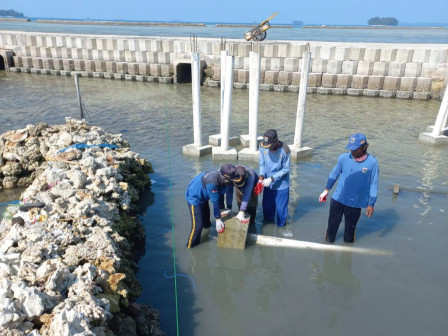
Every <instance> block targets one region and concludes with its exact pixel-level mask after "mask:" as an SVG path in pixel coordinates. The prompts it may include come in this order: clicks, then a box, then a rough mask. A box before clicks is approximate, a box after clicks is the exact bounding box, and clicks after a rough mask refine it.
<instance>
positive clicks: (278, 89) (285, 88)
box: [274, 84, 288, 92]
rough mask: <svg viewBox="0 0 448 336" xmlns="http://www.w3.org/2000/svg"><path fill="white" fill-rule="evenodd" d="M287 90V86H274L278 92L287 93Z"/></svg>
mask: <svg viewBox="0 0 448 336" xmlns="http://www.w3.org/2000/svg"><path fill="white" fill-rule="evenodd" d="M287 88H288V86H287V85H279V84H277V85H274V91H277V92H285V91H287Z"/></svg>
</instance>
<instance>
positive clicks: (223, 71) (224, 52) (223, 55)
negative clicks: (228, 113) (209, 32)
mask: <svg viewBox="0 0 448 336" xmlns="http://www.w3.org/2000/svg"><path fill="white" fill-rule="evenodd" d="M228 55H229V52H228V51H227V50H221V85H220V86H221V87H220V89H221V119H220V123H219V134H221V135H222V128H223V120H222V113H223V110H224V87H225V84H224V83H225V79H226V58H227V56H228Z"/></svg>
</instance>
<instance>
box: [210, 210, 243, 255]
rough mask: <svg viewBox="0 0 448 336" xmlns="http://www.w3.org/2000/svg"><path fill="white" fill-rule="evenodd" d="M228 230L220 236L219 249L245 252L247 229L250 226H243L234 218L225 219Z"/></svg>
mask: <svg viewBox="0 0 448 336" xmlns="http://www.w3.org/2000/svg"><path fill="white" fill-rule="evenodd" d="M223 222H224V225H225V226H226V229H225V230H224V232H223V233H219V234H218V243H217V246H218V247H225V248H234V249H239V250H244V248H245V247H246V237H247V229H248V227H249V224H248V223H247V224H243V223H241V222H240V221H239V220H238V219H236V218H233V217H230V216H229V217H226V218H223Z"/></svg>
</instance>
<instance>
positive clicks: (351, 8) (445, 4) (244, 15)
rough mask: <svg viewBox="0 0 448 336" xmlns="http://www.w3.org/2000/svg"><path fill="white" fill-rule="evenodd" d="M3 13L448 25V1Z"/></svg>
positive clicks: (81, 5) (56, 1) (228, 3)
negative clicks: (377, 19) (377, 20)
mask: <svg viewBox="0 0 448 336" xmlns="http://www.w3.org/2000/svg"><path fill="white" fill-rule="evenodd" d="M0 9H14V10H16V11H19V12H23V13H24V15H25V16H27V17H32V18H33V17H44V18H67V19H86V18H89V19H105V20H141V21H186V22H228V23H243V22H244V23H254V22H260V21H263V20H265V19H266V18H267V17H269V16H270V15H271V14H272V13H274V12H275V11H278V12H279V14H278V15H277V17H275V18H274V19H273V20H272V21H271V24H275V23H277V24H280V23H284V24H290V23H292V21H294V20H297V21H302V22H303V23H305V24H327V25H330V24H339V25H344V24H347V25H365V24H367V20H368V19H370V18H372V17H376V16H379V17H395V18H396V19H397V20H398V21H399V23H400V24H404V23H431V22H432V23H446V22H448V15H447V13H448V0H429V1H425V2H424V1H421V0H418V1H417V0H339V1H338V0H308V1H304V0H270V1H267V0H165V1H160V0H159V1H155V0H68V1H67V0H0Z"/></svg>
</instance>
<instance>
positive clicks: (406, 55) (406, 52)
mask: <svg viewBox="0 0 448 336" xmlns="http://www.w3.org/2000/svg"><path fill="white" fill-rule="evenodd" d="M413 55H414V50H413V49H398V50H397V56H396V57H395V62H396V63H409V62H412V56H413Z"/></svg>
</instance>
